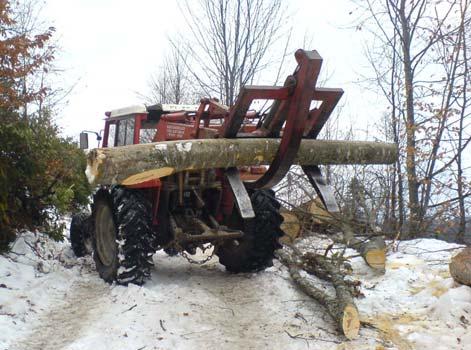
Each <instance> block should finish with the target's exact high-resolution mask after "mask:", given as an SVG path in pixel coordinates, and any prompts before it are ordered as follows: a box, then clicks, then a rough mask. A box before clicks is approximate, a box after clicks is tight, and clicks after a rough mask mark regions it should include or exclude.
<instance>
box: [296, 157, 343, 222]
mask: <svg viewBox="0 0 471 350" xmlns="http://www.w3.org/2000/svg"><path fill="white" fill-rule="evenodd" d="M302 168H303V171H304V173H305V174H306V176H307V178H308V179H309V182H310V183H311V185H312V187H314V189H315V190H316V193H317V195H318V196H319V198H320V199H321V201H322V203H323V204H324V206H325V208H326V209H327V211H329V212H331V213H338V212H339V211H340V209H339V206H338V204H337V201H336V200H335V196H334V189H333V188H332V186H330V185H329V184H328V183H327V180H326V178H325V177H324V176H322V172H321V169H320V168H319V167H318V166H317V165H306V166H303V167H302Z"/></svg>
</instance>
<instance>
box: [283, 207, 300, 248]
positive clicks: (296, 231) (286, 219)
mask: <svg viewBox="0 0 471 350" xmlns="http://www.w3.org/2000/svg"><path fill="white" fill-rule="evenodd" d="M280 214H281V216H283V223H282V224H281V230H282V231H283V232H284V235H283V237H281V238H280V242H281V243H283V244H286V243H293V242H294V240H295V239H296V238H298V237H299V235H300V233H301V224H300V222H299V220H298V218H297V217H296V215H294V214H293V213H289V212H286V211H283V212H281V213H280Z"/></svg>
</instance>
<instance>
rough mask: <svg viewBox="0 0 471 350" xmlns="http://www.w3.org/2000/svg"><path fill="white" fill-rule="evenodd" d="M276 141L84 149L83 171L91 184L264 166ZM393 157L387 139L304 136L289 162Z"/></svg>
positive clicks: (390, 160)
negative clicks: (85, 152) (319, 138)
mask: <svg viewBox="0 0 471 350" xmlns="http://www.w3.org/2000/svg"><path fill="white" fill-rule="evenodd" d="M279 144H280V140H279V139H275V138H272V139H270V138H260V139H254V138H247V139H240V138H238V139H200V140H188V141H167V142H156V143H148V144H139V145H130V146H123V147H115V148H98V149H94V150H92V151H91V152H90V153H89V154H88V165H87V171H86V173H87V177H88V180H89V182H90V183H91V184H94V185H98V184H101V185H109V184H123V185H133V184H138V183H142V182H145V181H149V180H152V179H158V178H162V177H165V176H168V175H171V174H174V173H178V172H181V171H185V170H202V169H213V168H230V167H241V166H250V165H269V164H270V163H271V161H272V160H273V158H274V157H275V155H276V152H277V150H278V147H279ZM396 159H397V148H396V146H395V145H394V144H390V143H382V142H366V141H327V140H312V139H304V140H302V142H301V145H300V148H299V150H298V154H297V157H296V159H295V161H294V164H297V165H339V164H391V163H394V162H395V161H396Z"/></svg>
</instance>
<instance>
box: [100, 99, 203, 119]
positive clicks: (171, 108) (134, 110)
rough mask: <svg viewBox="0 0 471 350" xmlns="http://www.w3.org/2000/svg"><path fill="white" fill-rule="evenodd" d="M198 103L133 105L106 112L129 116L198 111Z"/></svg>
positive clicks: (113, 114) (120, 116)
mask: <svg viewBox="0 0 471 350" xmlns="http://www.w3.org/2000/svg"><path fill="white" fill-rule="evenodd" d="M198 107H199V106H198V105H177V104H161V103H158V104H155V105H150V106H146V105H144V104H142V105H133V106H128V107H123V108H118V109H113V110H111V111H109V112H106V113H105V114H106V116H107V117H108V118H110V119H111V118H113V119H115V118H122V117H127V116H130V115H134V114H143V113H145V114H147V113H149V112H151V111H152V112H160V113H159V114H163V113H171V112H196V111H197V109H198Z"/></svg>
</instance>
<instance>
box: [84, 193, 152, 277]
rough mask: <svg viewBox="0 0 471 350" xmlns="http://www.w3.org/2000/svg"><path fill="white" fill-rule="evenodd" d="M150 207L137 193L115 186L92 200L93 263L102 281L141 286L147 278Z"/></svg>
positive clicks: (148, 274) (150, 241)
mask: <svg viewBox="0 0 471 350" xmlns="http://www.w3.org/2000/svg"><path fill="white" fill-rule="evenodd" d="M151 208H152V207H151V204H150V202H149V201H148V200H147V198H146V197H145V196H144V195H143V193H142V192H141V191H139V190H131V189H126V188H123V187H119V186H114V187H112V188H111V190H110V191H108V190H106V189H101V190H99V191H98V192H97V194H96V195H95V197H94V205H93V214H92V215H93V223H94V226H95V235H94V240H93V248H94V254H93V257H94V260H95V264H96V268H97V271H98V273H99V275H100V277H101V278H103V279H104V280H105V281H107V282H113V281H116V282H117V283H119V284H124V285H127V284H128V283H135V284H139V285H140V284H143V283H144V282H145V281H146V280H147V279H148V278H149V277H150V269H151V267H152V266H153V264H152V255H153V253H154V248H153V241H154V234H153V231H152V228H151V219H150V215H151Z"/></svg>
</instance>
